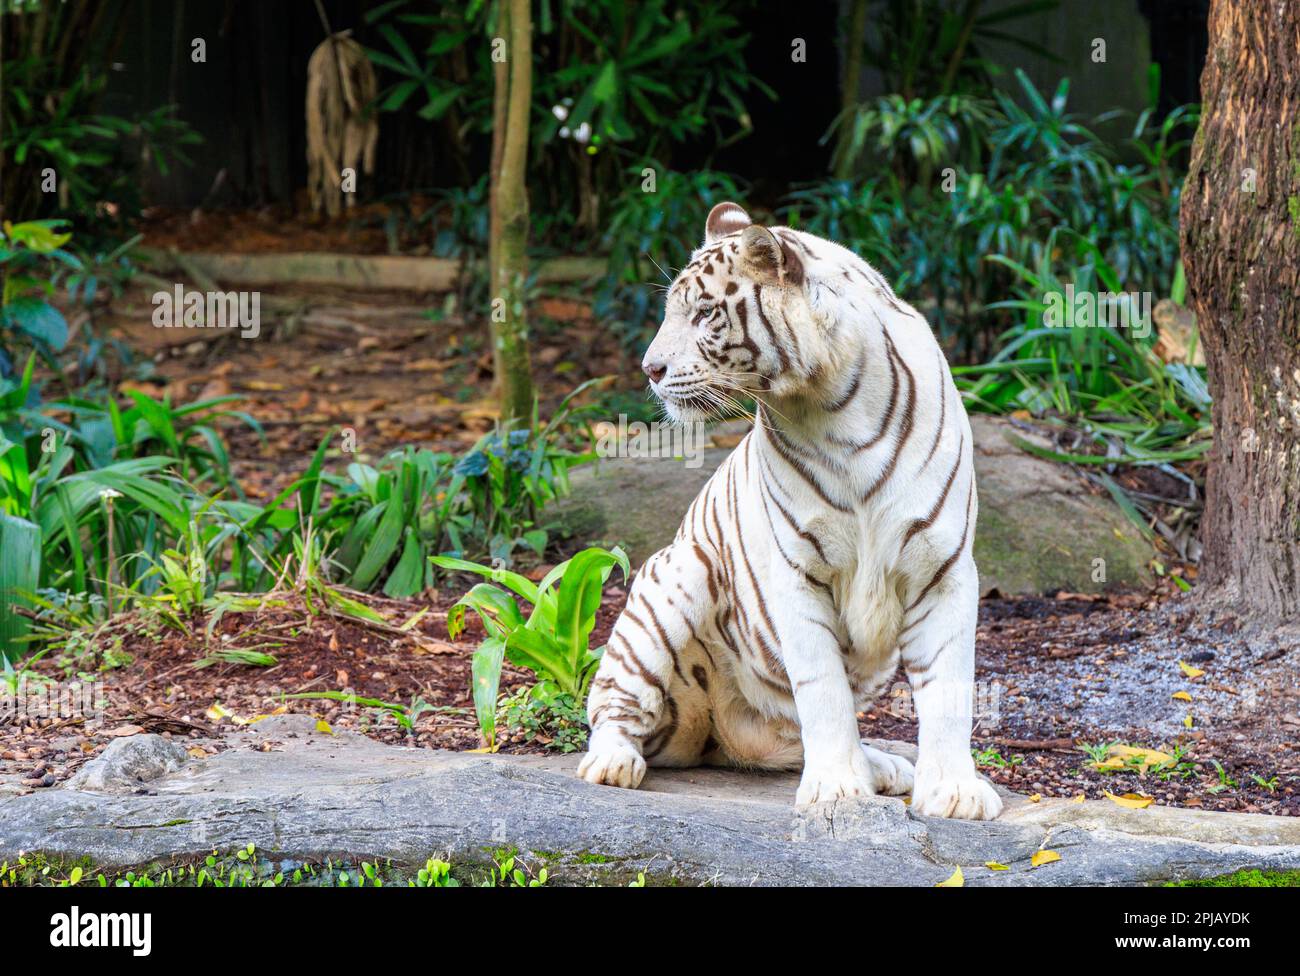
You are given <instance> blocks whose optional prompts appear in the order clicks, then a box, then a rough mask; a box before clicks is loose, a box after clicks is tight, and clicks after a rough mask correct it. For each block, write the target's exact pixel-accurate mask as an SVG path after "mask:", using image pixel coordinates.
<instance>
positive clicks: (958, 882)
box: [935, 868, 966, 888]
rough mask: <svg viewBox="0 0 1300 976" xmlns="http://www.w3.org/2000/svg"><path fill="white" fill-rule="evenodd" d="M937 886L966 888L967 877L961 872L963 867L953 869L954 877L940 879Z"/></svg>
mask: <svg viewBox="0 0 1300 976" xmlns="http://www.w3.org/2000/svg"><path fill="white" fill-rule="evenodd" d="M935 887H936V888H964V887H966V877H965V876H964V875H963V874H962V873H961V868H957V869H956V870H954V871H953V873H952V877H951V878H949V879H948V880H947V881H940V882H939V883H938V884H936V885H935Z"/></svg>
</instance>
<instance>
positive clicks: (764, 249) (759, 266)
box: [740, 224, 785, 278]
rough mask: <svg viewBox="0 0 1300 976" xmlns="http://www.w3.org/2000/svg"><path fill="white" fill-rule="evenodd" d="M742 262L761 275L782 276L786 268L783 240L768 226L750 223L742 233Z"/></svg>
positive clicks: (748, 268)
mask: <svg viewBox="0 0 1300 976" xmlns="http://www.w3.org/2000/svg"><path fill="white" fill-rule="evenodd" d="M740 263H741V266H742V267H744V268H745V269H746V270H748V271H749V272H751V273H752V274H756V275H758V276H760V277H770V278H780V277H781V272H782V271H783V270H784V268H785V253H784V252H783V251H782V249H781V242H780V241H778V240H777V239H776V235H775V234H773V233H772V232H771V231H770V230H768V229H767V228H766V227H761V226H759V225H758V224H750V225H749V226H748V227H746V228H745V232H744V233H743V234H741V235H740Z"/></svg>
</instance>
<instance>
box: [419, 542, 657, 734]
mask: <svg viewBox="0 0 1300 976" xmlns="http://www.w3.org/2000/svg"><path fill="white" fill-rule="evenodd" d="M433 562H434V563H435V564H436V565H438V566H439V567H441V568H442V569H446V570H456V571H461V572H467V573H477V574H478V575H480V576H484V577H486V578H487V579H489V580H491V582H490V583H479V584H478V585H477V586H475V587H473V588H472V589H471V590H470V591H469V592H468V593H466V594H465V595H464V596H463V597H461V598H460V599H459V600H458V601H457V602H456V603H455V604H454V605H453V606H452V608H451V610H450V611H448V613H447V631H448V633H449V634H450V635H451V638H452V639H453V640H455V639H456V638H457V637H458V636H459V635H460V634H461V632H462V631H463V630H464V629H465V611H466V610H473V611H474V612H475V613H477V614H478V616H479V619H480V620H481V621H482V622H483V628H484V630H486V631H487V634H488V636H487V639H486V640H484V641H483V642H482V643H481V644H479V646H478V650H476V651H475V652H474V660H473V694H474V710H475V712H476V713H477V714H478V721H479V729H480V730H481V731H482V733H483V737H484V738H485V739H486V740H487V742H488V745H489V747H495V745H496V714H497V695H498V691H499V689H500V685H501V667H502V663H503V661H505V660H509V661H510V663H511V664H514V665H516V666H517V667H521V668H526V669H527V670H529V671H531V672H533V674H534V675H536V676H537V679H538V681H537V685H536V686H535V688H534V689H533V691H532V692H531V697H532V698H533V699H535V700H536V701H538V702H541V703H542V704H543V705H548V706H551V707H560V708H562V707H563V699H562V697H561V696H567V698H568V700H569V701H570V702H576V703H579V704H580V703H582V702H583V701H585V700H586V697H587V686H588V685H589V684H590V682H591V679H592V677H593V676H594V675H595V673H596V667H597V665H599V664H600V657H601V654H602V652H603V648H596V649H592V648H591V647H590V646H589V644H588V640H589V638H590V636H591V630H592V628H593V627H594V626H595V623H596V611H597V610H598V609H599V608H600V598H601V590H602V588H603V587H604V584H605V581H606V580H607V579H608V578H609V574H610V573H611V572H612V571H613V569H614V567H615V566H618V567H621V568H622V570H623V577H624V579H625V580H626V578H627V576H628V575H629V574H630V573H631V567H630V566H629V565H628V560H627V556H626V555H625V554H624V553H623V551H622V550H621V549H618V548H615V549H613V550H612V551H607V550H604V549H600V548H596V547H593V548H590V549H584V550H582V552H580V553H578V554H577V555H575V556H574V557H573V558H572V559H570V560H567V561H565V562H563V563H561V564H560V565H558V566H556V567H555V568H554V569H552V570H551V571H550V572H549V573H547V574H546V576H545V577H544V578H543V579H542V581H541V582H540V583H534V582H532V580H530V579H528V578H527V577H524V576H521V575H519V574H518V573H512V572H510V571H509V570H505V569H495V568H492V567H489V566H482V565H479V564H478V563H471V562H466V561H465V560H461V559H451V558H447V557H443V556H435V557H434V559H433ZM512 594H513V595H512ZM515 596H519V597H522V598H523V599H524V600H526V601H527V602H528V603H529V604H531V605H532V609H531V611H530V612H529V614H528V616H527V617H524V615H523V614H522V613H521V612H520V610H519V605H518V604H517V603H516V602H515Z"/></svg>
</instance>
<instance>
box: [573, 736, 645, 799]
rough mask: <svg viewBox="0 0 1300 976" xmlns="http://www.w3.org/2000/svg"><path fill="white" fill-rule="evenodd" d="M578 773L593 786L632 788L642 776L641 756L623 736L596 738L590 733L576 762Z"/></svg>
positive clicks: (643, 762) (643, 768) (643, 766)
mask: <svg viewBox="0 0 1300 976" xmlns="http://www.w3.org/2000/svg"><path fill="white" fill-rule="evenodd" d="M578 775H579V776H581V777H582V778H583V779H585V780H586V781H587V782H588V783H595V784H596V785H597V786H620V787H622V788H623V789H625V790H634V789H636V788H637V787H638V786H640V785H641V780H642V779H643V778H644V777H645V759H644V758H642V756H641V753H640V751H639V750H637V749H636V748H634V747H633V746H632V745H631V744H630V743H628V742H627V741H625V740H613V739H611V740H607V741H606V742H599V741H598V737H597V736H595V735H593V736H592V737H591V750H590V751H589V752H588V753H587V755H586V756H584V757H583V760H582V763H581V765H579V766H578Z"/></svg>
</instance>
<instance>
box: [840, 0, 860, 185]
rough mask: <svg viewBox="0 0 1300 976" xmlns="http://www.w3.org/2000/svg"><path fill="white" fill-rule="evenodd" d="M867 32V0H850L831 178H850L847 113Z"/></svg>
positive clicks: (853, 98)
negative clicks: (838, 120) (833, 168)
mask: <svg viewBox="0 0 1300 976" xmlns="http://www.w3.org/2000/svg"><path fill="white" fill-rule="evenodd" d="M866 30H867V0H853V4H852V10H851V12H850V14H849V31H848V33H847V34H846V35H845V37H844V75H843V77H842V79H841V80H840V128H839V134H838V135H837V137H836V140H835V143H836V145H835V178H836V179H837V180H847V179H849V178H850V177H851V176H852V175H853V160H852V158H850V156H849V146H850V145H851V144H852V142H853V120H852V118H851V117H850V115H849V113H850V111H852V109H853V106H854V105H857V104H858V82H859V79H860V78H861V77H862V44H863V38H862V35H863V34H865V33H866Z"/></svg>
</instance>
